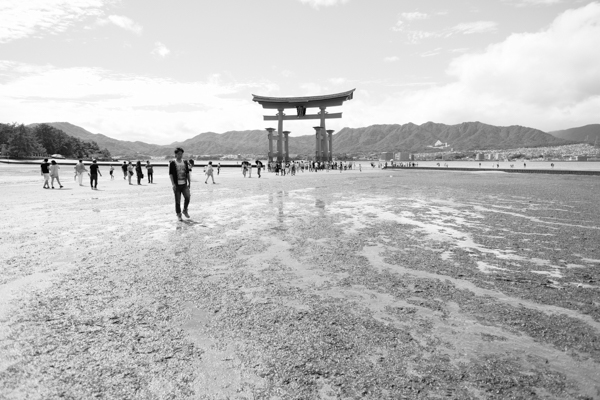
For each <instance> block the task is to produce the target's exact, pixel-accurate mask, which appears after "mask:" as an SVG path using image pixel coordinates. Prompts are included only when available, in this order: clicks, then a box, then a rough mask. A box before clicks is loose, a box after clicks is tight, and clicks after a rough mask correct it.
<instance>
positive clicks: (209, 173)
mask: <svg viewBox="0 0 600 400" xmlns="http://www.w3.org/2000/svg"><path fill="white" fill-rule="evenodd" d="M204 173H205V174H206V180H205V181H204V183H208V177H210V178H211V179H212V182H213V184H214V183H215V177H214V176H213V166H212V161H209V162H208V165H207V166H206V170H205V171H204Z"/></svg>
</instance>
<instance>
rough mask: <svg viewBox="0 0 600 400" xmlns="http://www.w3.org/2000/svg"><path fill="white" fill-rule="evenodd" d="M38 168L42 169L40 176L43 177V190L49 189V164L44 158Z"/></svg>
mask: <svg viewBox="0 0 600 400" xmlns="http://www.w3.org/2000/svg"><path fill="white" fill-rule="evenodd" d="M40 167H41V169H42V172H41V175H42V176H43V177H44V189H50V183H49V180H50V164H49V163H48V159H47V158H44V162H43V163H42V164H40Z"/></svg>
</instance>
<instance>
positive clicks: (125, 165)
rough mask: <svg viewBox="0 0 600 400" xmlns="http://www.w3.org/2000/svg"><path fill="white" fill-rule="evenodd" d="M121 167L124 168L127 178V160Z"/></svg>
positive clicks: (124, 177)
mask: <svg viewBox="0 0 600 400" xmlns="http://www.w3.org/2000/svg"><path fill="white" fill-rule="evenodd" d="M121 169H122V170H123V179H127V161H123V165H121Z"/></svg>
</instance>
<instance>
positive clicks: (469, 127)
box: [334, 122, 570, 153]
mask: <svg viewBox="0 0 600 400" xmlns="http://www.w3.org/2000/svg"><path fill="white" fill-rule="evenodd" d="M438 140H439V141H440V142H442V143H447V144H448V146H450V147H451V148H453V149H454V150H475V149H478V150H486V149H490V150H492V149H510V148H518V147H540V146H560V145H563V144H568V143H570V142H568V141H565V140H563V139H559V138H555V137H554V136H552V135H549V134H547V133H545V132H542V131H540V130H538V129H533V128H527V127H524V126H518V125H514V126H494V125H487V124H484V123H481V122H463V123H462V124H457V125H445V124H437V123H434V122H427V123H425V124H422V125H416V124H412V123H408V124H404V125H372V126H369V127H366V128H344V129H342V130H340V131H339V132H338V133H337V135H335V139H334V143H335V144H334V148H335V149H336V150H337V151H341V152H345V153H353V152H360V151H363V150H362V149H365V148H368V149H370V150H371V151H390V150H398V151H401V150H404V151H413V152H416V151H423V150H426V149H427V147H428V146H432V145H434V144H435V143H436V142H437V141H438Z"/></svg>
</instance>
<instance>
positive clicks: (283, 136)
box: [252, 89, 356, 162]
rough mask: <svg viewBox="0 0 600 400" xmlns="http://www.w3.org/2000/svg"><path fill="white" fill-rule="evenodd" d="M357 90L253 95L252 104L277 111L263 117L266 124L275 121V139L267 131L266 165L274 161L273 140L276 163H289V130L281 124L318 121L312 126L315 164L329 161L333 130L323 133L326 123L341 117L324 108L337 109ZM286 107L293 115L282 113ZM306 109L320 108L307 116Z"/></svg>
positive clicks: (271, 133)
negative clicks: (293, 110) (267, 162)
mask: <svg viewBox="0 0 600 400" xmlns="http://www.w3.org/2000/svg"><path fill="white" fill-rule="evenodd" d="M355 90H356V89H352V90H349V91H347V92H343V93H336V94H327V95H324V96H308V97H266V96H257V95H255V94H253V95H252V97H253V98H252V101H256V102H257V103H259V104H260V105H262V106H263V108H267V109H275V110H277V114H276V115H273V116H271V115H265V116H264V120H265V121H278V125H277V136H274V135H273V131H275V129H273V128H267V132H269V134H268V135H269V162H270V161H273V154H274V153H273V139H275V140H277V161H279V162H281V161H285V162H287V161H289V158H290V153H289V146H288V140H289V134H290V132H289V131H284V130H283V121H291V120H307V119H318V120H320V121H321V123H320V125H319V126H315V127H314V129H315V131H316V135H315V136H316V142H315V146H316V149H315V161H331V160H332V156H333V148H332V144H333V143H332V141H333V136H332V135H333V131H332V130H325V120H326V119H331V118H342V113H341V112H340V113H333V114H329V113H328V112H327V111H326V109H327V107H336V106H341V105H342V104H344V101H346V100H352V97H353V93H354V91H355ZM286 108H295V109H296V115H285V114H284V112H283V110H285V109H286ZM307 108H319V109H320V110H321V111H319V112H318V113H317V114H308V115H307V114H306V109H307Z"/></svg>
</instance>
